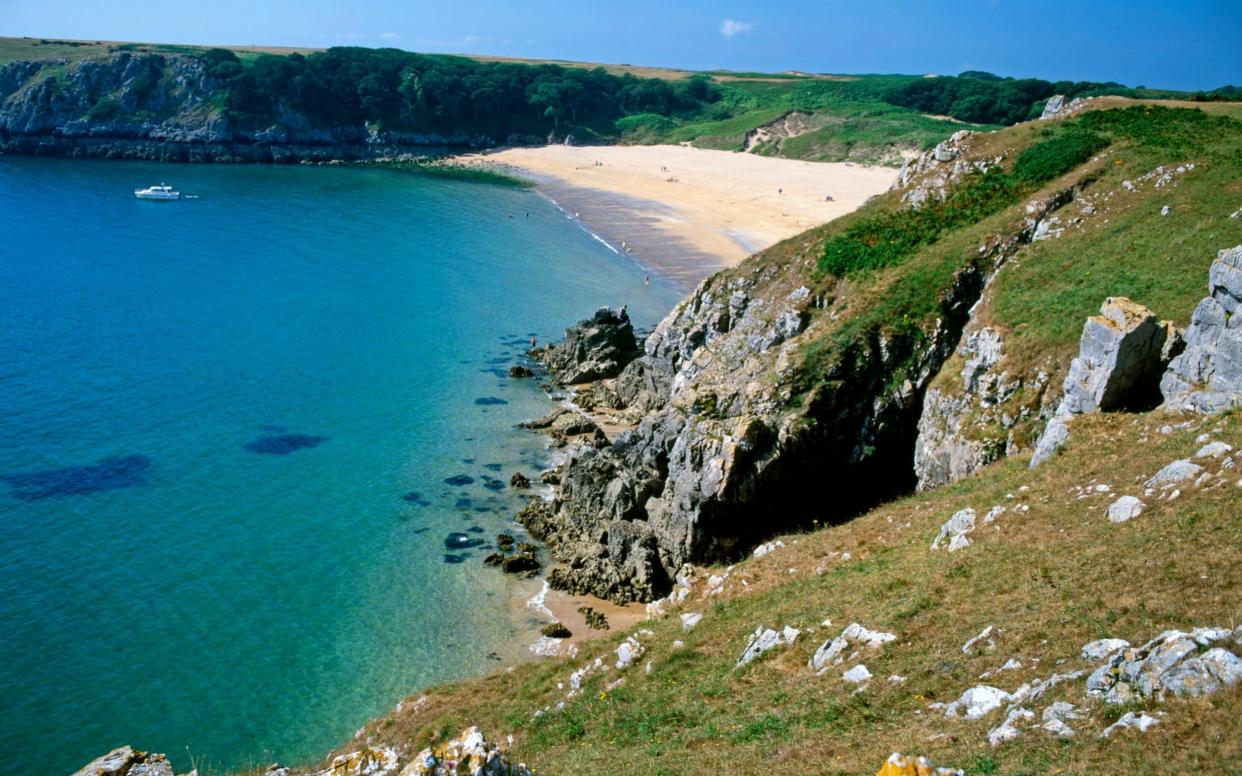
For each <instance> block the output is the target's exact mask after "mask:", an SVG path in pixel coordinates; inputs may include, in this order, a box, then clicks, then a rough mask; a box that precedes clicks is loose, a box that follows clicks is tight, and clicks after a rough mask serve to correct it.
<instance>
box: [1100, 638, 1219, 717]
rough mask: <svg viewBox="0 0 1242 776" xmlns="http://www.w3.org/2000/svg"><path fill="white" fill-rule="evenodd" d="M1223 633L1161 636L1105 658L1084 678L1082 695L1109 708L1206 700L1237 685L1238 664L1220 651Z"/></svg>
mask: <svg viewBox="0 0 1242 776" xmlns="http://www.w3.org/2000/svg"><path fill="white" fill-rule="evenodd" d="M1231 636H1232V632H1231V631H1229V630H1227V629H1224V628H1200V629H1196V630H1195V631H1194V632H1192V633H1184V632H1182V631H1177V630H1172V631H1165V632H1164V633H1162V634H1160V635H1159V636H1157V637H1156V638H1154V639H1152V640H1151V641H1149V642H1147V643H1146V644H1144V645H1143V646H1141V647H1138V648H1137V649H1126V650H1124V651H1122V652H1120V653H1118V654H1115V655H1113V656H1112V657H1111V658H1109V660H1108V662H1106V663H1105V664H1104V665H1102V666H1100V667H1099V668H1098V669H1096V671H1095V672H1094V673H1092V674H1091V676H1090V677H1088V678H1087V692H1088V694H1090V695H1095V696H1099V697H1102V698H1103V699H1104V700H1105V701H1107V702H1109V703H1127V702H1130V701H1132V700H1138V699H1146V698H1163V697H1164V695H1165V694H1166V693H1169V694H1172V695H1175V696H1200V695H1209V694H1212V693H1214V692H1217V691H1219V690H1221V689H1223V688H1226V687H1232V686H1234V685H1236V684H1237V683H1238V682H1239V681H1240V680H1242V660H1239V658H1238V657H1237V656H1236V655H1234V654H1233V653H1232V652H1229V651H1228V650H1226V649H1224V648H1223V647H1212V648H1210V649H1207V650H1206V651H1204V650H1205V648H1207V647H1210V645H1211V644H1213V643H1215V642H1217V641H1223V640H1226V639H1229V638H1230V637H1231Z"/></svg>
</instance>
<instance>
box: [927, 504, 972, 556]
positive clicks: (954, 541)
mask: <svg viewBox="0 0 1242 776" xmlns="http://www.w3.org/2000/svg"><path fill="white" fill-rule="evenodd" d="M975 517H976V515H975V510H973V509H971V508H970V507H966V508H965V509H962V510H959V511H957V512H956V513H954V515H953V517H950V518H949V519H948V520H947V521H946V522H945V524H944V525H942V526H940V532H939V533H937V534H936V538H935V539H933V540H932V544H931V548H932V549H933V550H938V549H940V547H941V545H942V544H945V543H946V542H947V543H948V547H949V552H953V551H954V550H960V549H962V548H963V547H968V546H969V545H970V540H969V539H967V538H966V535H967V534H969V533H970V532H971V531H974V530H975Z"/></svg>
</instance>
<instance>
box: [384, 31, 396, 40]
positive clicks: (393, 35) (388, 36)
mask: <svg viewBox="0 0 1242 776" xmlns="http://www.w3.org/2000/svg"><path fill="white" fill-rule="evenodd" d="M379 36H380V37H381V38H383V39H384V40H396V39H397V38H399V37H401V36H399V35H398V34H397V33H395V32H381V33H380V34H379Z"/></svg>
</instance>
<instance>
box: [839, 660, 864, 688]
mask: <svg viewBox="0 0 1242 776" xmlns="http://www.w3.org/2000/svg"><path fill="white" fill-rule="evenodd" d="M870 678H871V672H870V671H868V670H867V667H866V666H865V665H863V664H861V663H859V664H858V665H856V666H854V667H853V668H851V669H849V670H848V671H845V672H844V673H842V674H841V679H842V680H844V681H845V682H846V683H847V684H862V683H863V682H865V681H867V680H868V679H870Z"/></svg>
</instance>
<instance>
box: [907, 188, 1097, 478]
mask: <svg viewBox="0 0 1242 776" xmlns="http://www.w3.org/2000/svg"><path fill="white" fill-rule="evenodd" d="M1077 195H1078V189H1076V188H1070V189H1065V190H1063V191H1061V192H1058V193H1057V194H1055V195H1053V196H1051V197H1049V198H1048V199H1046V200H1036V201H1033V202H1030V203H1028V204H1027V205H1026V212H1027V216H1026V220H1025V222H1024V227H1023V228H1022V229H1021V230H1020V231H1019V232H1018V233H1017V234H1014V235H1010V236H998V237H993V238H991V239H989V240H988V241H985V242H984V243H983V244H981V245H980V246H979V248H978V252H979V254H980V255H981V256H987V257H991V259H992V261H993V265H994V269H993V271H992V274H991V275H990V277H991V276H995V273H996V272H998V271H1000V269H1001V267H1002V266H1003V265H1004V264H1006V263H1007V262H1008V261H1009V260H1010V259H1012V258H1013V257H1014V256H1016V255H1017V254H1018V253H1019V252H1020V251H1021V250H1022V249H1023V248H1024V247H1025V246H1026V245H1028V244H1029V243H1031V242H1033V241H1035V240H1036V239H1037V238H1038V235H1040V234H1041V233H1042V232H1044V226H1045V225H1046V224H1047V223H1049V222H1050V220H1051V219H1053V218H1056V217H1057V216H1056V215H1055V213H1056V212H1058V211H1060V209H1061V208H1063V207H1065V206H1066V205H1068V204H1069V203H1070V202H1071V201H1073V200H1074V199H1075V198H1076V197H1077ZM987 293H988V292H986V291H985V295H984V297H983V298H981V299H980V301H979V304H977V305H976V306H975V308H972V310H971V311H970V321H969V322H968V323H967V325H966V327H965V330H964V332H963V334H962V338H961V342H960V344H959V345H958V347H957V351H956V353H955V355H954V358H953V359H951V360H950V362H949V364H948V365H947V366H952V367H953V371H952V372H949V371H948V370H947V368H946V371H945V372H944V373H942V374H941V375H939V376H937V378H936V380H935V381H934V382H933V383H932V385H931V386H930V387H929V388H928V390H927V392H926V395H925V397H924V399H923V407H922V412H921V413H920V415H919V421H918V437H917V439H916V441H915V446H914V474H915V477H916V478H917V480H918V487H919V489H920V490H926V489H928V488H933V487H937V486H939V485H945V484H948V483H950V482H955V481H956V480H959V479H961V478H962V477H965V476H967V475H969V474H971V473H973V472H975V471H976V470H978V469H980V468H981V467H983V466H986V465H988V464H989V463H992V462H993V461H996V460H998V459H1000V458H1002V457H1004V456H1007V455H1013V454H1014V453H1016V452H1018V451H1020V450H1023V449H1029V447H1030V445H1031V443H1032V442H1033V438H1034V436H1035V430H1034V429H1036V428H1038V426H1039V425H1040V424H1041V423H1042V422H1043V421H1044V420H1046V419H1047V418H1049V417H1051V416H1052V414H1053V412H1054V410H1055V408H1056V404H1055V402H1056V398H1055V397H1053V396H1052V395H1051V391H1049V390H1048V389H1049V387H1050V385H1049V384H1050V382H1051V379H1052V378H1051V377H1050V375H1049V373H1048V370H1047V369H1043V368H1036V369H1029V368H1027V369H1018V370H1014V371H1011V369H1010V368H1009V366H1008V364H1007V362H1006V359H1005V336H1004V332H1003V331H1001V329H999V328H997V327H996V326H993V325H990V324H989V323H988V322H987V319H986V316H985V315H981V313H980V309H979V308H980V307H981V306H982V307H986V305H985V302H986V301H987V300H988V297H987ZM959 365H960V366H959Z"/></svg>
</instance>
